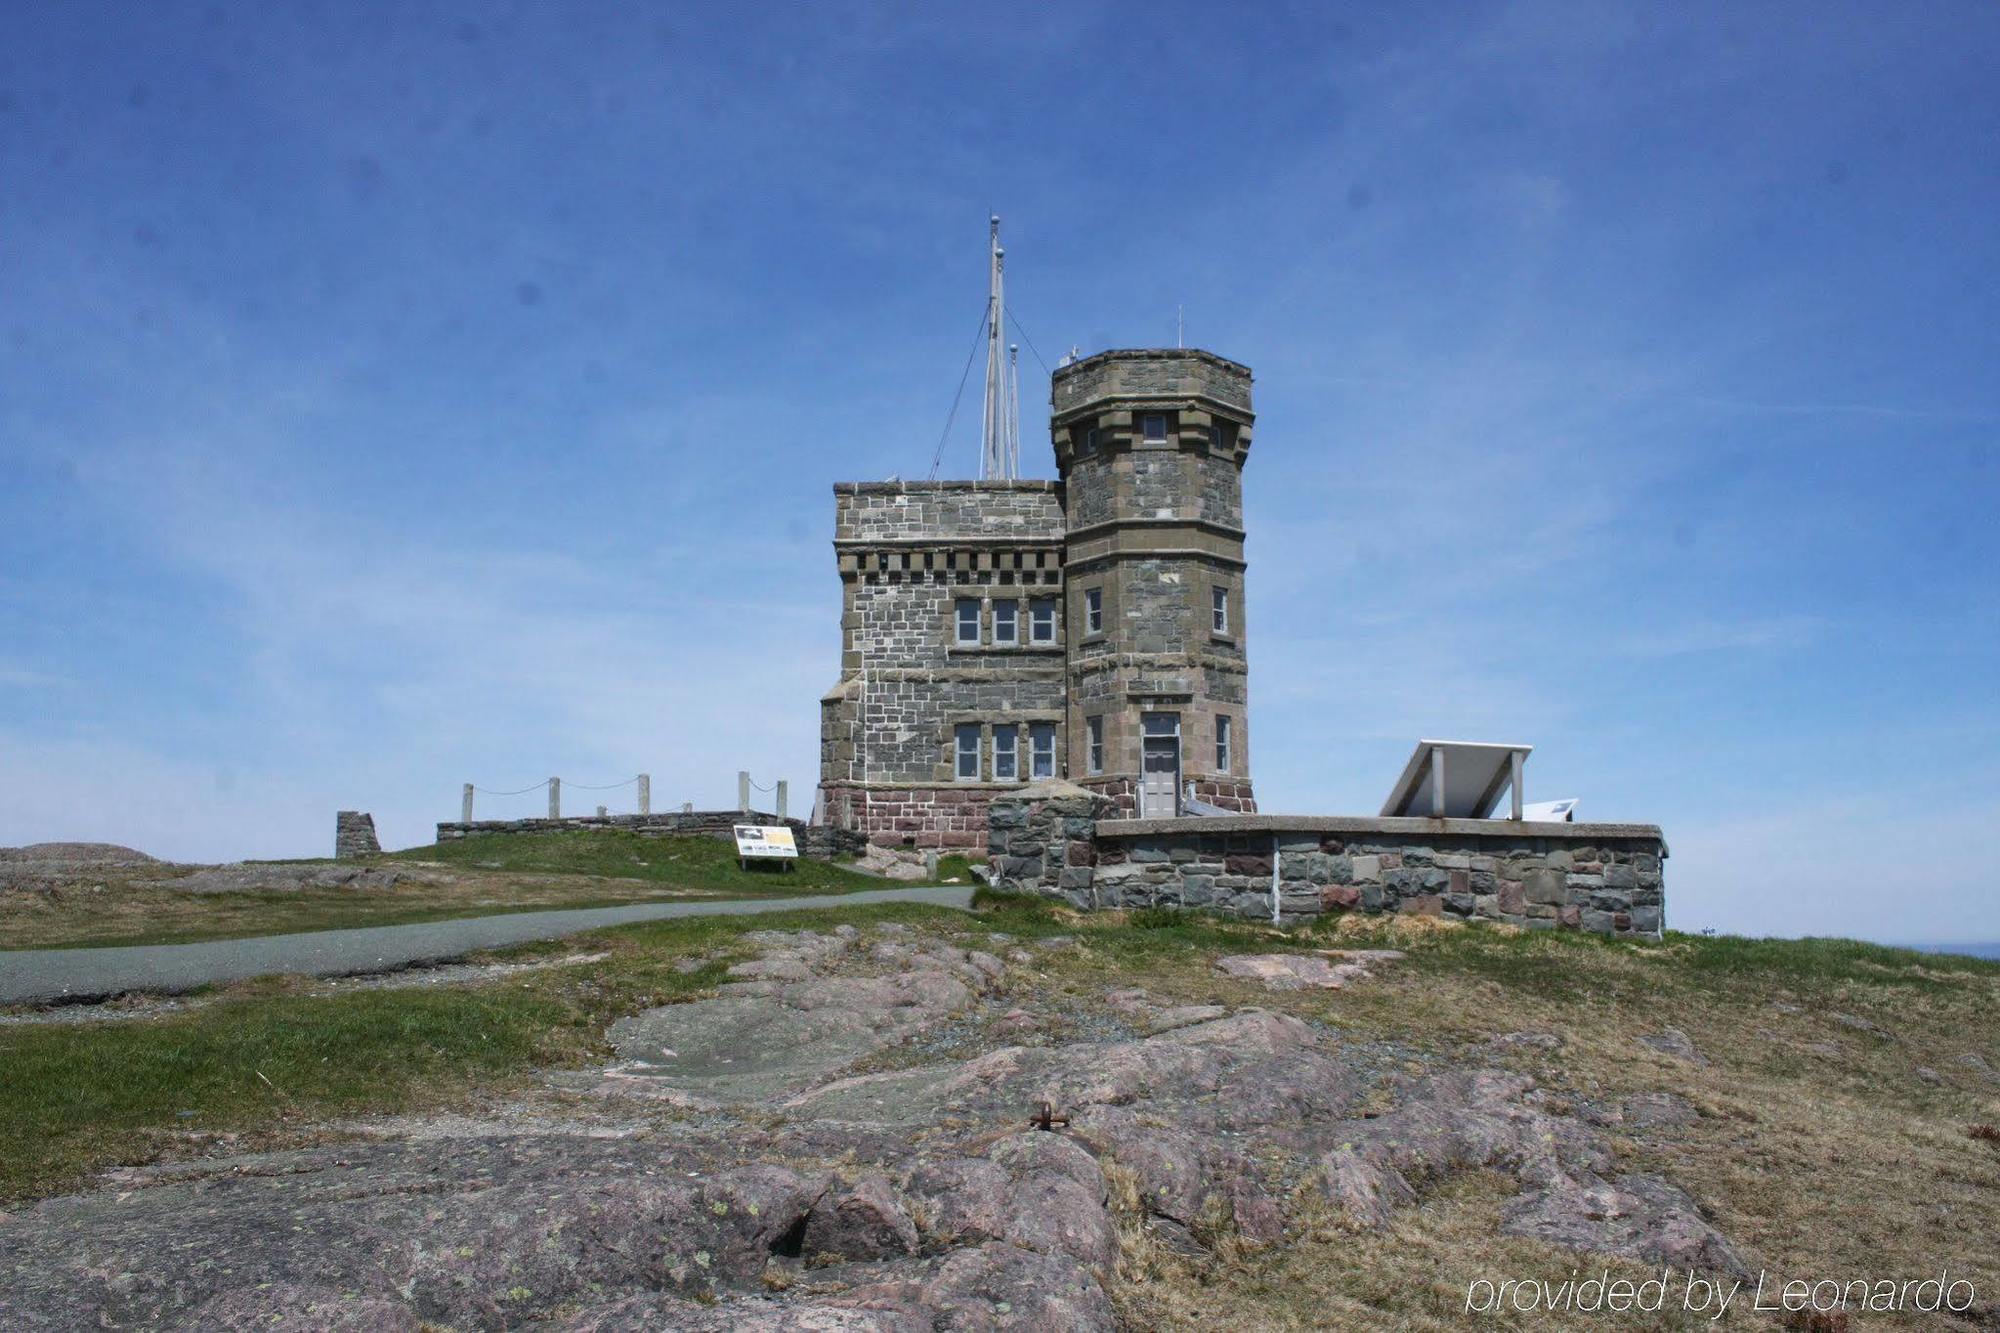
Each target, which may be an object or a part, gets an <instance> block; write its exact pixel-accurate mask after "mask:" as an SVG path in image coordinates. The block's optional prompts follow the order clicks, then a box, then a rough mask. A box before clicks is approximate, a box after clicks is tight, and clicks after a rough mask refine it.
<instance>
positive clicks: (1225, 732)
mask: <svg viewBox="0 0 2000 1333" xmlns="http://www.w3.org/2000/svg"><path fill="white" fill-rule="evenodd" d="M1215 771H1216V772H1218V773H1227V772H1228V771H1229V715H1228V714H1227V713H1217V714H1216V715H1215Z"/></svg>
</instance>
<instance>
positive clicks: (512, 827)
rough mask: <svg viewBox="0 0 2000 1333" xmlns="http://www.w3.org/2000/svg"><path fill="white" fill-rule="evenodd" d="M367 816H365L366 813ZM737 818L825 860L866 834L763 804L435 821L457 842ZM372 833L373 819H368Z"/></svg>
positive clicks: (676, 832)
mask: <svg viewBox="0 0 2000 1333" xmlns="http://www.w3.org/2000/svg"><path fill="white" fill-rule="evenodd" d="M364 818H365V816H364ZM738 824H763V825H766V826H767V827H776V826H779V825H783V826H784V827H787V828H789V829H791V830H792V837H793V838H794V839H795V840H797V842H798V844H799V854H800V855H802V856H811V857H816V858H818V859H820V860H825V859H827V858H829V857H832V856H836V855H840V854H843V853H845V854H858V853H860V852H861V851H863V850H864V849H865V848H866V847H867V845H868V840H867V839H866V838H864V837H862V836H861V835H859V834H857V833H851V832H848V831H847V830H845V829H837V828H829V827H827V826H826V825H823V824H808V823H806V822H805V821H804V820H802V819H780V818H778V816H776V815H774V814H770V813H768V812H765V811H762V810H662V811H657V812H655V813H653V814H648V815H575V816H565V817H564V818H562V819H475V820H473V821H472V822H471V823H469V824H467V823H462V822H459V821H457V820H453V821H452V822H450V823H444V824H439V825H438V826H437V840H438V841H439V842H440V843H446V842H457V841H458V840H459V839H461V838H466V837H470V836H472V835H473V834H475V833H503V834H504V833H560V832H564V831H569V830H575V829H623V830H625V831H627V832H630V833H637V834H638V835H639V836H640V837H642V838H723V839H730V838H733V837H734V836H735V834H734V833H733V832H732V830H733V829H734V828H735V826H736V825H738ZM370 829H371V833H372V829H373V825H372V824H371V825H370Z"/></svg>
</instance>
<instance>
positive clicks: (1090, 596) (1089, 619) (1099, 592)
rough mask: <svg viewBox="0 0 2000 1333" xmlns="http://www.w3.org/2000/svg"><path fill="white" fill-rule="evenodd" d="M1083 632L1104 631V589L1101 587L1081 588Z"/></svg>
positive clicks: (1096, 632)
mask: <svg viewBox="0 0 2000 1333" xmlns="http://www.w3.org/2000/svg"><path fill="white" fill-rule="evenodd" d="M1083 632H1084V633H1085V634H1102V633H1104V589H1102V588H1085V589H1084V590H1083Z"/></svg>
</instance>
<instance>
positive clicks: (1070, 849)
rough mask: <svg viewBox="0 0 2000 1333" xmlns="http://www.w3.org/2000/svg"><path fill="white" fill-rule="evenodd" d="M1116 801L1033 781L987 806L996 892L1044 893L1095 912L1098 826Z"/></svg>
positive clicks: (1108, 816) (1071, 786)
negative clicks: (1009, 890)
mask: <svg viewBox="0 0 2000 1333" xmlns="http://www.w3.org/2000/svg"><path fill="white" fill-rule="evenodd" d="M1117 813H1118V805H1117V802H1115V801H1113V800H1111V799H1110V798H1109V797H1106V796H1102V795H1099V794H1098V793H1096V792H1093V791H1086V790H1085V789H1084V788H1082V787H1079V786H1076V785H1075V784H1074V783H1069V782H1064V781H1062V780H1061V779H1055V780H1053V781H1046V780H1045V781H1042V782H1034V783H1030V784H1029V785H1028V786H1026V787H1023V788H1021V789H1019V790H1018V791H1014V792H1010V793H1008V794H1007V795H1005V796H1002V797H1000V798H998V799H996V800H994V801H993V802H992V803H991V804H989V805H988V806H987V808H986V824H987V848H986V852H987V865H988V868H989V869H990V870H991V871H992V872H993V876H994V878H993V883H994V885H995V887H997V888H1003V889H1013V890H1015V891H1016V892H1021V891H1026V892H1034V893H1046V894H1050V895H1054V896H1060V897H1063V898H1067V899H1068V900H1069V901H1070V902H1072V903H1074V904H1076V905H1077V906H1078V907H1086V908H1096V907H1099V906H1110V905H1111V904H1108V903H1107V904H1100V903H1099V902H1098V900H1097V897H1096V891H1095V887H1094V879H1093V866H1094V863H1095V860H1096V852H1095V847H1094V840H1095V835H1096V830H1097V827H1098V825H1099V824H1100V823H1101V822H1103V821H1106V820H1109V819H1111V818H1112V817H1113V816H1115V815H1116V814H1117Z"/></svg>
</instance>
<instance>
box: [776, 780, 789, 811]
mask: <svg viewBox="0 0 2000 1333" xmlns="http://www.w3.org/2000/svg"><path fill="white" fill-rule="evenodd" d="M790 789H791V784H790V783H789V782H786V781H785V780H784V779H783V778H779V779H778V818H780V819H783V818H784V817H785V805H786V803H787V798H788V797H789V795H790Z"/></svg>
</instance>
